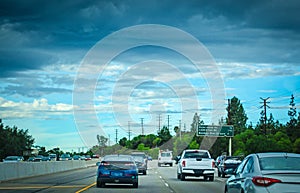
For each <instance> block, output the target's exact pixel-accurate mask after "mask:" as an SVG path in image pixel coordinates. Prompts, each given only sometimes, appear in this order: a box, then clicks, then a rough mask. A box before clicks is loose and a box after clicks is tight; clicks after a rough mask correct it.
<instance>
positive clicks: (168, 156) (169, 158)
mask: <svg viewBox="0 0 300 193" xmlns="http://www.w3.org/2000/svg"><path fill="white" fill-rule="evenodd" d="M161 165H169V166H171V167H172V166H173V154H172V151H159V153H158V167H160V166H161Z"/></svg>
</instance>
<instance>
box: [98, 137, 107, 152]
mask: <svg viewBox="0 0 300 193" xmlns="http://www.w3.org/2000/svg"><path fill="white" fill-rule="evenodd" d="M97 141H98V145H99V148H100V155H101V156H102V155H103V154H104V148H105V147H106V143H107V141H108V138H106V137H104V136H103V135H97Z"/></svg>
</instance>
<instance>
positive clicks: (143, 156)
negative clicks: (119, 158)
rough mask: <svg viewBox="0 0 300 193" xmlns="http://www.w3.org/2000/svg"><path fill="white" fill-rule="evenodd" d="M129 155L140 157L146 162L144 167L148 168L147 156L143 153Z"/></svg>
mask: <svg viewBox="0 0 300 193" xmlns="http://www.w3.org/2000/svg"><path fill="white" fill-rule="evenodd" d="M130 155H131V156H132V157H142V158H143V159H144V160H145V162H146V167H147V168H148V156H147V155H146V154H145V153H144V152H132V153H131V154H130Z"/></svg>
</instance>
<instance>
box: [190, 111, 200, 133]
mask: <svg viewBox="0 0 300 193" xmlns="http://www.w3.org/2000/svg"><path fill="white" fill-rule="evenodd" d="M199 124H200V116H199V115H198V114H197V113H195V114H194V117H193V122H192V124H191V132H192V133H196V132H197V130H198V126H199Z"/></svg>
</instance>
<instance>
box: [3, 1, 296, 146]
mask: <svg viewBox="0 0 300 193" xmlns="http://www.w3.org/2000/svg"><path fill="white" fill-rule="evenodd" d="M0 7H1V8H0V42H1V43H0V68H1V71H0V74H1V76H0V108H1V111H0V118H2V120H3V122H4V123H5V124H7V125H11V126H12V125H16V126H18V127H19V128H22V129H28V130H29V132H30V134H31V135H33V137H34V138H35V139H36V144H37V145H41V146H46V148H47V149H50V148H53V147H57V146H58V147H61V148H62V149H64V150H73V151H77V150H78V148H80V147H89V146H92V145H94V144H96V135H97V134H100V135H105V136H106V137H109V138H110V143H111V144H113V143H115V138H116V131H117V133H118V134H117V137H118V138H119V139H120V138H121V137H124V136H126V137H128V128H130V130H131V135H132V136H135V135H138V134H141V132H142V131H141V120H143V128H144V133H146V134H147V133H156V132H157V129H158V125H159V123H160V124H161V125H167V124H168V121H167V118H168V116H169V125H170V127H172V128H173V127H174V126H176V125H179V122H181V127H182V128H185V129H186V130H189V129H190V124H191V122H192V118H193V115H194V113H196V112H197V113H198V114H200V118H201V119H202V120H204V121H205V123H206V124H212V123H214V124H217V123H218V119H220V118H221V117H225V116H226V111H225V108H226V105H227V99H229V98H232V97H233V96H236V97H238V98H239V99H240V100H241V102H242V104H243V106H244V108H245V111H246V113H247V115H248V118H249V120H248V123H249V124H250V122H252V123H253V124H254V125H255V124H256V123H257V122H258V119H259V116H260V112H261V110H262V109H261V108H260V107H261V105H262V104H261V102H262V100H261V99H260V97H262V98H267V97H270V99H269V100H268V101H269V102H270V103H269V104H268V105H269V106H270V108H269V109H268V114H269V113H272V114H273V116H274V118H275V119H276V120H279V121H280V122H282V123H285V122H286V121H288V120H289V117H288V116H287V111H288V109H289V106H288V105H289V102H290V97H291V95H292V94H293V95H294V96H295V101H296V104H297V107H298V109H300V107H299V104H300V99H299V98H300V86H299V85H300V64H299V61H300V51H299V50H300V49H299V47H300V41H299V40H300V33H299V32H300V15H299V9H300V2H299V1H297V0H288V1H281V0H273V1H272V0H266V1H264V0H258V1H256V0H254V1H248V2H245V1H233V0H227V1H213V2H211V1H206V0H198V1H193V0H191V1H176V2H175V1H170V0H160V1H156V0H154V1H131V0H128V1H117V0H116V1H86V0H75V1H74V0H72V1H71V0H70V1H69V0H65V1H56V0H54V1H49V2H48V1H35V0H28V1H21V0H20V1H17V0H12V1H11V0H9V1H8V0H7V1H6V0H2V1H1V6H0Z"/></svg>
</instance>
